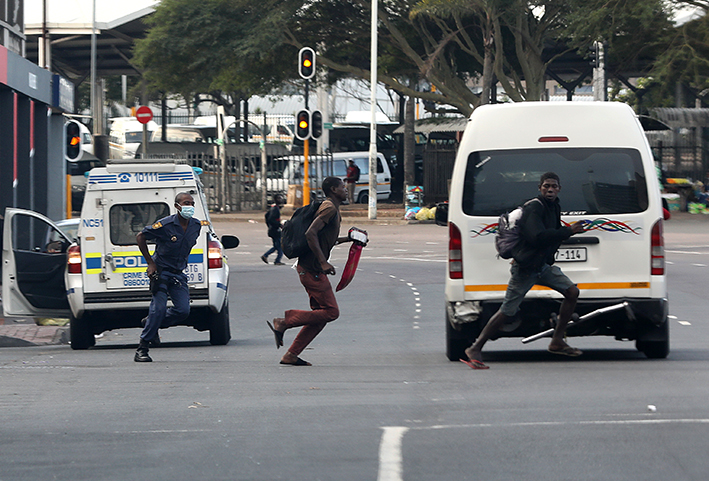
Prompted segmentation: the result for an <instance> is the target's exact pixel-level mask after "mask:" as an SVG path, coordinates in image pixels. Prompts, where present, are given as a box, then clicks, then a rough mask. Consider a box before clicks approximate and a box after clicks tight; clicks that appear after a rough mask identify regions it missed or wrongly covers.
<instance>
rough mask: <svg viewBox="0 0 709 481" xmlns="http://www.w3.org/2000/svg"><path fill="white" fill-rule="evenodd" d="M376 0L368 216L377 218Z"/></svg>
mask: <svg viewBox="0 0 709 481" xmlns="http://www.w3.org/2000/svg"><path fill="white" fill-rule="evenodd" d="M378 10H379V5H378V1H377V0H372V45H371V54H370V55H371V60H370V70H371V79H370V83H371V88H372V95H371V100H370V112H371V114H372V115H371V118H370V121H369V218H370V219H376V218H377V20H378V16H377V12H378Z"/></svg>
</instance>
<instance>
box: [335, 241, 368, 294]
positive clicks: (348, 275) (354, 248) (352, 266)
mask: <svg viewBox="0 0 709 481" xmlns="http://www.w3.org/2000/svg"><path fill="white" fill-rule="evenodd" d="M362 247H363V246H362V244H360V243H358V242H353V243H352V245H351V246H350V254H349V256H348V257H347V264H345V268H344V269H343V270H342V278H341V279H340V283H339V284H337V289H335V291H337V292H339V291H341V290H342V289H344V288H345V287H347V286H348V285H349V284H350V282H352V279H354V276H355V272H357V266H358V265H359V258H360V256H361V255H362Z"/></svg>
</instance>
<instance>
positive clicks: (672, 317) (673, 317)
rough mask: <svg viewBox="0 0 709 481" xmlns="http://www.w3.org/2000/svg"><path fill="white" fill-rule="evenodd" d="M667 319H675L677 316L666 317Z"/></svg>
mask: <svg viewBox="0 0 709 481" xmlns="http://www.w3.org/2000/svg"><path fill="white" fill-rule="evenodd" d="M667 317H669V318H670V319H677V316H673V315H668V316H667Z"/></svg>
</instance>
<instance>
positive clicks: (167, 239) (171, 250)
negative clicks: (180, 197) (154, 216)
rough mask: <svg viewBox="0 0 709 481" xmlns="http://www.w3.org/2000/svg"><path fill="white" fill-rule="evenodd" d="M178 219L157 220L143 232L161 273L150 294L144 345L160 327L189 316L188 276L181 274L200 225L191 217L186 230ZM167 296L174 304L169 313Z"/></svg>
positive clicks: (143, 333)
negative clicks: (155, 286)
mask: <svg viewBox="0 0 709 481" xmlns="http://www.w3.org/2000/svg"><path fill="white" fill-rule="evenodd" d="M179 215H180V214H179V213H177V214H174V215H171V216H168V217H165V218H164V219H160V220H159V221H157V222H156V223H155V224H153V225H150V226H146V227H145V228H144V229H143V231H142V234H143V235H144V236H145V238H146V240H154V241H155V243H156V245H155V253H154V254H153V260H154V261H155V264H157V266H158V272H159V273H160V279H159V281H158V282H159V284H160V287H159V289H158V292H157V293H155V294H153V299H152V301H151V302H150V313H149V314H148V318H147V321H146V322H145V328H144V329H143V332H142V333H141V334H140V338H141V339H143V340H145V341H151V340H153V339H154V338H155V336H156V335H157V333H158V329H159V328H160V327H169V326H172V325H174V324H176V323H178V322H180V321H182V320H184V319H186V318H187V316H188V315H189V313H190V291H189V287H188V285H187V276H186V275H185V273H184V272H182V271H183V270H184V269H185V267H187V261H188V259H189V255H190V251H191V250H192V247H193V246H194V245H195V244H196V243H197V238H198V237H199V234H200V231H201V230H202V224H201V222H200V221H199V220H197V219H195V218H194V217H193V218H191V219H189V222H188V225H187V230H185V229H183V228H182V226H181V225H180V218H179ZM168 294H169V295H170V299H172V304H173V306H172V307H171V308H170V309H167V296H168Z"/></svg>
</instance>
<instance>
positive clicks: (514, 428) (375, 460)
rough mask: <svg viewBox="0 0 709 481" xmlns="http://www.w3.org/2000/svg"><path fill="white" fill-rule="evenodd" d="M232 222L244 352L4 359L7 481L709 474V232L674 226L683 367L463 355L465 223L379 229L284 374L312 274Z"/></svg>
mask: <svg viewBox="0 0 709 481" xmlns="http://www.w3.org/2000/svg"><path fill="white" fill-rule="evenodd" d="M707 217H709V216H707ZM215 225H216V227H217V229H218V231H219V232H220V233H224V234H225V233H233V234H237V235H239V236H240V238H241V240H242V245H241V246H240V247H239V248H238V249H237V250H236V251H232V252H231V253H230V255H229V264H230V266H231V267H232V276H231V284H230V302H231V304H230V310H231V318H232V335H233V339H232V341H231V342H230V343H229V345H227V346H221V347H215V346H210V345H209V343H208V342H207V339H208V335H207V334H206V333H199V332H196V331H193V330H191V329H189V328H173V329H168V330H164V331H162V333H161V335H162V338H163V342H164V347H161V348H158V349H151V355H152V357H153V359H154V362H153V363H151V364H136V363H134V362H133V361H132V356H133V352H134V349H135V346H136V344H137V338H138V330H122V331H115V332H109V333H106V334H105V335H104V336H103V337H102V338H101V339H99V340H98V342H97V347H96V348H94V349H91V350H88V351H76V352H75V351H71V349H70V348H69V347H68V346H49V347H30V348H6V349H2V350H0V481H8V480H24V479H26V480H44V479H59V480H72V481H77V480H96V479H102V480H127V479H154V480H161V479H165V480H167V479H170V480H182V479H184V480H187V479H189V480H192V479H214V480H232V479H239V480H279V479H283V480H285V479H288V480H374V479H379V480H382V481H384V480H402V479H405V480H407V481H412V480H459V479H468V480H478V479H484V480H486V481H487V480H512V479H519V480H522V479H524V480H533V479H544V480H568V479H574V480H598V479H604V480H605V479H609V480H638V479H643V480H667V479H672V480H705V479H706V478H707V473H709V457H708V456H707V442H706V439H707V438H708V437H709V436H708V435H709V408H708V407H707V399H708V398H709V387H708V386H709V382H708V381H709V379H708V378H709V373H708V371H709V368H708V367H709V363H707V361H708V360H709V349H708V348H707V343H706V339H707V338H708V336H709V332H708V330H709V327H707V325H706V324H705V323H703V320H704V311H705V309H706V305H707V303H706V301H705V297H706V294H705V289H704V286H705V285H706V281H707V277H708V276H707V267H708V266H709V219H706V220H705V219H704V218H697V217H696V216H693V217H691V218H689V216H684V217H682V216H676V217H675V218H674V219H673V220H671V221H670V222H668V223H667V224H666V243H667V251H668V255H667V258H668V272H669V276H670V289H671V307H670V311H671V314H672V316H673V318H672V325H671V331H672V334H671V335H672V343H671V349H672V352H671V353H670V356H669V358H668V359H666V360H648V359H645V357H644V356H643V355H642V354H640V353H639V352H637V351H636V350H635V348H634V344H633V343H621V342H617V341H614V340H612V339H605V338H582V339H574V342H573V344H574V345H576V346H578V347H580V348H581V349H583V350H584V355H583V356H582V357H581V358H578V359H566V358H558V356H553V355H551V354H548V353H547V352H546V351H545V347H546V344H545V343H543V341H539V342H536V343H531V344H529V345H522V344H521V343H520V341H519V340H518V339H503V340H499V341H495V342H492V343H489V344H488V348H489V350H488V352H487V353H486V360H487V361H488V362H489V364H490V365H491V369H490V370H489V371H472V370H470V369H469V368H467V367H466V366H465V365H463V364H462V363H451V362H449V361H448V360H447V359H446V357H445V354H444V351H445V349H444V329H443V325H444V324H443V322H444V321H443V295H442V292H443V279H444V273H445V258H446V248H447V245H446V242H447V241H446V229H445V228H441V227H438V226H435V225H430V224H426V225H408V226H407V225H404V226H374V225H372V226H366V229H367V230H368V231H369V233H370V237H371V239H372V240H371V242H370V244H369V246H368V247H367V248H366V249H365V251H364V254H363V258H362V261H361V263H360V270H359V271H358V272H357V275H356V277H355V279H354V281H353V282H352V284H351V285H350V286H349V287H347V289H345V290H344V291H342V292H340V293H338V302H339V304H340V310H341V317H340V319H338V320H337V321H335V322H334V323H332V324H331V325H329V326H327V327H326V328H325V330H324V331H323V332H322V333H321V335H320V336H319V337H318V338H317V339H316V340H315V342H314V343H313V344H312V345H311V348H310V349H308V350H306V351H305V352H304V353H303V355H302V357H303V358H305V359H307V360H309V361H311V362H312V363H313V364H314V366H313V367H309V368H307V367H306V368H300V367H289V366H280V365H279V364H278V360H279V358H280V355H281V354H282V352H283V350H282V349H281V350H276V348H275V344H274V341H273V336H272V334H271V333H270V331H269V330H268V328H267V327H266V325H265V321H266V320H267V319H270V318H272V317H276V316H279V315H281V313H282V312H283V310H284V309H288V308H307V298H306V296H305V294H304V291H303V290H302V287H301V286H300V285H299V284H298V280H297V278H296V274H295V272H294V271H293V270H291V269H290V268H289V267H287V266H273V265H269V266H266V265H264V264H263V263H262V262H261V260H260V259H259V256H260V255H261V254H262V253H263V251H265V250H266V248H267V247H268V244H269V242H268V238H267V237H266V236H265V228H264V226H263V224H252V223H229V224H225V223H220V222H219V221H216V222H215ZM345 227H348V226H346V225H343V228H345ZM346 255H347V247H346V246H344V247H339V248H337V249H336V251H335V255H334V263H335V264H336V265H338V266H342V265H343V264H344V260H345V258H346ZM271 259H273V257H272V258H271ZM337 279H339V272H338V275H337ZM294 335H295V333H294V332H288V333H287V334H286V343H288V342H290V341H292V340H293V337H294ZM648 405H654V406H656V411H655V412H650V411H648Z"/></svg>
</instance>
